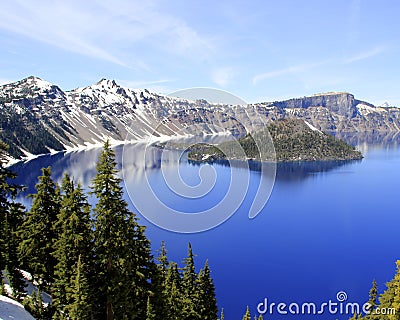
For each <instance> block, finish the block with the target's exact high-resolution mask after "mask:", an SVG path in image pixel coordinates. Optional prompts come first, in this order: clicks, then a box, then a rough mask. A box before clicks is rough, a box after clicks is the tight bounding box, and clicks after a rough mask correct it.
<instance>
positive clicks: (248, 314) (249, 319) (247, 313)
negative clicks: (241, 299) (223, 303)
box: [242, 306, 251, 320]
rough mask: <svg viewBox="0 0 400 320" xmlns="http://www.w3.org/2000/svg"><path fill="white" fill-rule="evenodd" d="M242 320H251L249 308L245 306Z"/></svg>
mask: <svg viewBox="0 0 400 320" xmlns="http://www.w3.org/2000/svg"><path fill="white" fill-rule="evenodd" d="M242 320H251V314H250V309H249V306H247V308H246V313H245V314H244V316H243V318H242Z"/></svg>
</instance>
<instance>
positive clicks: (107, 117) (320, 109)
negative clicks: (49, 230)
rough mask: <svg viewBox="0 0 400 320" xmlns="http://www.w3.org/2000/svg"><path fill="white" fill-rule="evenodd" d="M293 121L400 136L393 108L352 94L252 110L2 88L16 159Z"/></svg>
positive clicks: (124, 91) (1, 113) (127, 95)
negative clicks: (94, 145) (108, 140)
mask: <svg viewBox="0 0 400 320" xmlns="http://www.w3.org/2000/svg"><path fill="white" fill-rule="evenodd" d="M293 116H294V117H297V118H301V119H304V120H306V121H307V122H308V123H309V124H310V125H312V126H313V127H315V128H316V129H318V130H323V131H335V130H338V131H341V132H343V131H372V130H378V131H399V130H400V110H399V109H398V108H381V107H375V106H373V105H372V104H370V103H367V102H362V101H359V100H356V99H354V96H353V95H351V94H349V93H328V94H320V95H314V96H311V97H304V98H299V99H290V100H287V101H281V102H268V103H267V102H265V103H259V104H251V105H244V106H243V105H222V104H211V103H208V102H207V101H205V100H196V101H190V100H186V99H179V98H173V97H168V96H163V95H159V94H156V93H152V92H149V91H148V90H146V89H135V90H133V89H129V88H124V87H122V86H120V85H118V84H117V83H116V82H115V81H113V80H106V79H102V80H100V81H99V82H98V83H96V84H94V85H91V86H88V87H85V88H77V89H74V90H71V91H63V90H62V89H61V88H59V87H58V86H56V85H52V84H51V83H49V82H47V81H45V80H42V79H40V78H37V77H29V78H26V79H23V80H21V81H18V82H14V83H10V84H6V85H3V86H0V125H1V127H0V128H1V131H0V139H1V140H3V141H4V142H6V143H7V144H8V145H10V153H11V154H12V155H13V156H14V157H16V158H18V157H22V156H25V155H29V154H40V153H48V152H52V151H58V150H68V149H72V148H78V147H83V146H87V145H91V144H100V143H102V142H104V141H105V140H106V139H110V140H111V141H113V142H121V143H122V142H124V141H126V140H129V141H139V140H145V139H148V138H149V137H154V138H156V139H161V138H168V137H171V136H190V135H199V134H203V135H204V134H221V133H224V132H230V133H233V134H236V135H242V134H245V133H246V132H247V131H249V130H256V129H258V128H260V127H262V126H264V124H265V121H271V120H272V121H273V120H275V119H280V118H285V117H293Z"/></svg>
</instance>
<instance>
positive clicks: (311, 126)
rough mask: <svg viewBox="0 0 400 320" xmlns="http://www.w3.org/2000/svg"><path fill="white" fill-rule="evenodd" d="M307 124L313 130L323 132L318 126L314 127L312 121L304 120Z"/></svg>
mask: <svg viewBox="0 0 400 320" xmlns="http://www.w3.org/2000/svg"><path fill="white" fill-rule="evenodd" d="M304 122H305V123H306V125H307V126H308V127H309V128H310V129H311V130H312V131H317V132H319V133H322V132H321V131H320V130H318V129H317V128H316V127H314V126H313V125H312V124H311V123H309V122H307V121H304Z"/></svg>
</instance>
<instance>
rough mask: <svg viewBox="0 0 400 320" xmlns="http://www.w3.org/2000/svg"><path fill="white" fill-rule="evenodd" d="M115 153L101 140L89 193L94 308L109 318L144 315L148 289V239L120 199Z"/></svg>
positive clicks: (149, 282) (149, 271)
mask: <svg viewBox="0 0 400 320" xmlns="http://www.w3.org/2000/svg"><path fill="white" fill-rule="evenodd" d="M115 167H116V162H115V154H114V151H113V150H112V149H111V148H110V144H109V142H108V141H107V142H106V143H105V145H104V148H103V150H102V152H101V154H100V156H99V160H98V162H97V175H96V177H95V178H94V179H93V182H92V184H93V185H92V193H93V194H94V195H95V196H96V198H97V200H98V202H97V205H96V207H95V209H94V224H93V227H94V231H93V234H94V243H93V245H94V253H95V256H94V259H95V260H94V262H95V272H96V284H95V287H96V293H95V294H96V295H95V296H96V298H97V301H96V304H97V305H96V306H95V309H96V310H98V311H99V312H100V314H105V315H106V319H107V320H111V319H124V318H126V317H129V318H130V319H144V318H145V316H146V301H147V296H148V291H149V289H150V288H151V279H150V276H151V270H152V268H151V264H152V257H151V255H150V243H149V241H148V240H147V239H146V237H145V235H144V228H143V227H140V226H139V225H138V222H137V218H136V216H135V215H134V214H133V213H131V212H130V211H129V210H128V205H127V203H126V201H125V200H123V190H122V187H121V186H120V183H121V179H120V178H118V177H117V173H118V172H117V170H116V169H115Z"/></svg>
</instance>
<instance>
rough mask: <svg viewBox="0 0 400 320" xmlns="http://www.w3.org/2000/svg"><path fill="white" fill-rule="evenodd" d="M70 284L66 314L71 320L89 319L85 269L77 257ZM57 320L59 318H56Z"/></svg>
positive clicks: (87, 284)
mask: <svg viewBox="0 0 400 320" xmlns="http://www.w3.org/2000/svg"><path fill="white" fill-rule="evenodd" d="M71 284H72V285H73V286H70V287H69V290H67V294H69V295H70V297H69V299H68V298H67V300H68V302H69V303H68V305H67V306H66V308H65V309H66V310H65V311H66V314H67V315H68V319H71V320H89V319H91V301H90V298H91V297H90V290H89V282H88V280H87V267H86V266H85V264H84V263H83V262H82V261H81V256H79V257H78V262H77V264H76V266H75V268H74V275H73V276H72V278H71ZM57 319H59V318H57Z"/></svg>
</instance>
